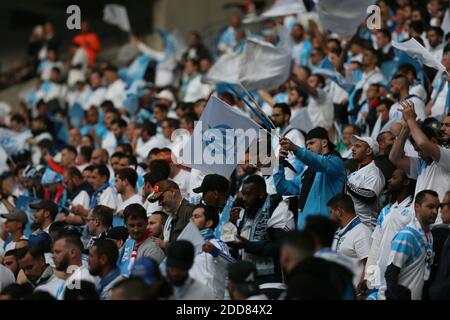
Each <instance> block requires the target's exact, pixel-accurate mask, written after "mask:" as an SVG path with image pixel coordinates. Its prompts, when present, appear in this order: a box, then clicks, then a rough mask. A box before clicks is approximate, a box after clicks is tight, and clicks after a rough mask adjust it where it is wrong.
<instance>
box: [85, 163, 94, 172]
mask: <svg viewBox="0 0 450 320" xmlns="http://www.w3.org/2000/svg"><path fill="white" fill-rule="evenodd" d="M94 170H95V166H94V165H92V164H91V165H88V166H87V167H86V168H84V169H83V172H85V171H94Z"/></svg>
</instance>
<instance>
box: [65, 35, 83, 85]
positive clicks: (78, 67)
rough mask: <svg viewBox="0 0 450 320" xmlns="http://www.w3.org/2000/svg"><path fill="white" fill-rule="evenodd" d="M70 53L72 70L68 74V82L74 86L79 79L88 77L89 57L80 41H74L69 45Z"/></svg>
mask: <svg viewBox="0 0 450 320" xmlns="http://www.w3.org/2000/svg"><path fill="white" fill-rule="evenodd" d="M69 53H70V55H71V56H72V61H71V63H70V70H69V74H68V76H67V84H68V85H69V86H70V87H72V86H74V85H75V83H77V82H78V81H84V80H85V79H86V73H87V67H88V57H87V55H86V52H85V51H84V49H83V48H81V47H80V45H79V44H78V43H75V42H72V44H71V45H70V47H69Z"/></svg>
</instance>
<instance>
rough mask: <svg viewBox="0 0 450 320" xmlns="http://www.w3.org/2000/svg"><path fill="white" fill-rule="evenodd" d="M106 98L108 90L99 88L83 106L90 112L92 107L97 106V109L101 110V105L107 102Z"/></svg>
mask: <svg viewBox="0 0 450 320" xmlns="http://www.w3.org/2000/svg"><path fill="white" fill-rule="evenodd" d="M105 96H106V88H105V87H98V88H97V89H95V90H93V91H92V93H91V94H90V96H89V98H88V99H87V100H86V102H85V103H84V104H83V105H82V107H83V109H84V110H89V108H90V107H91V106H96V107H97V108H99V107H100V104H101V103H102V102H103V101H104V100H105Z"/></svg>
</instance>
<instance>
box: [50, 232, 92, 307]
mask: <svg viewBox="0 0 450 320" xmlns="http://www.w3.org/2000/svg"><path fill="white" fill-rule="evenodd" d="M82 252H83V243H82V242H81V240H80V238H79V237H78V236H77V235H75V234H66V235H62V236H61V237H60V238H58V239H57V240H56V241H55V242H54V244H53V261H54V262H55V269H56V270H58V271H61V272H64V273H65V274H66V280H65V281H64V283H63V284H62V285H61V286H60V287H59V288H58V290H57V292H56V298H57V299H58V300H62V299H63V297H64V291H65V289H66V288H71V289H72V288H74V287H76V286H77V285H80V282H81V281H88V282H91V283H93V284H95V285H97V284H98V282H99V279H98V277H93V276H92V275H91V274H90V273H89V269H88V268H87V266H86V265H85V264H84V263H83V260H82Z"/></svg>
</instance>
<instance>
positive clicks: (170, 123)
mask: <svg viewBox="0 0 450 320" xmlns="http://www.w3.org/2000/svg"><path fill="white" fill-rule="evenodd" d="M164 121H166V122H167V125H168V126H169V127H170V128H174V129H178V128H179V127H180V120H178V119H174V118H167V119H164ZM164 121H163V122H164Z"/></svg>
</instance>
